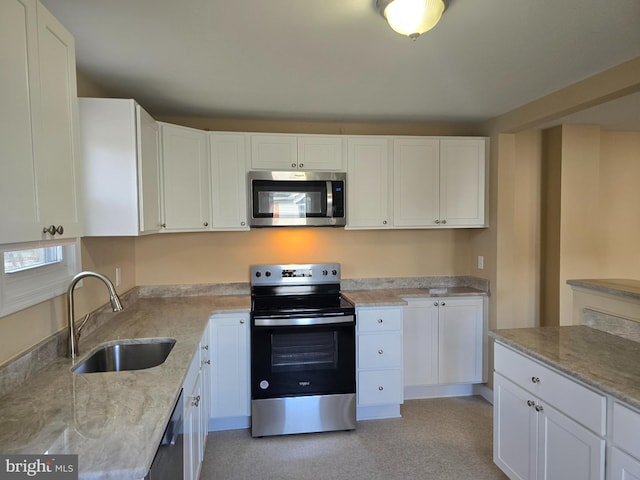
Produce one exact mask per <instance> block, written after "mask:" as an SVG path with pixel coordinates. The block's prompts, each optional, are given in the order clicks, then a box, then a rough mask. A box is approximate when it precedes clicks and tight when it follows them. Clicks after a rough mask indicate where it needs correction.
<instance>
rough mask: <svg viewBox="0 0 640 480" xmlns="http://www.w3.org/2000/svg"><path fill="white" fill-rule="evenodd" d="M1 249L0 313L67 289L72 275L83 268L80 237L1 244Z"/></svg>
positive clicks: (8, 311) (20, 308) (2, 314)
mask: <svg viewBox="0 0 640 480" xmlns="http://www.w3.org/2000/svg"><path fill="white" fill-rule="evenodd" d="M0 252H2V257H3V264H2V270H1V272H0V273H1V274H0V316H5V315H8V314H10V313H14V312H17V311H18V310H22V309H24V308H27V307H30V306H32V305H35V304H37V303H40V302H43V301H45V300H48V299H50V298H53V297H55V296H57V295H61V294H63V293H65V291H66V288H67V285H68V284H69V281H70V280H71V278H72V277H73V276H74V275H75V274H76V273H78V272H79V271H80V270H79V269H80V244H79V241H78V240H77V239H72V240H67V241H62V242H56V243H55V244H50V243H49V242H47V243H46V244H41V243H37V242H36V243H25V244H12V245H0Z"/></svg>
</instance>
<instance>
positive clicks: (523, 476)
mask: <svg viewBox="0 0 640 480" xmlns="http://www.w3.org/2000/svg"><path fill="white" fill-rule="evenodd" d="M534 403H535V398H533V396H532V395H531V394H530V393H528V392H527V391H526V390H523V389H522V388H520V387H518V386H516V385H515V384H514V383H511V382H510V381H509V380H507V379H506V378H504V377H503V376H502V375H500V374H498V373H496V374H495V375H494V377H493V461H494V462H495V464H496V465H498V467H500V469H501V470H502V471H503V472H505V473H506V474H507V476H508V477H509V478H510V479H511V480H534V479H535V478H536V467H537V465H536V458H537V456H538V452H537V449H538V444H537V442H536V432H537V414H536V411H535V410H534V409H533V408H532V405H533V404H534ZM558 478H560V477H558ZM566 478H580V477H571V476H570V477H566Z"/></svg>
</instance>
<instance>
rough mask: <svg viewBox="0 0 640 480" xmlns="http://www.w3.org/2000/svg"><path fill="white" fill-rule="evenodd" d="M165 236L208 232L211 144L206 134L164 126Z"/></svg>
mask: <svg viewBox="0 0 640 480" xmlns="http://www.w3.org/2000/svg"><path fill="white" fill-rule="evenodd" d="M160 133H161V138H162V149H161V152H162V206H163V208H162V212H163V216H162V225H163V229H162V231H163V232H185V231H201V230H208V229H209V225H210V223H211V214H210V204H211V200H210V195H209V190H210V189H209V142H208V134H207V132H204V131H202V130H196V129H193V128H187V127H180V126H177V125H171V124H168V123H161V122H160Z"/></svg>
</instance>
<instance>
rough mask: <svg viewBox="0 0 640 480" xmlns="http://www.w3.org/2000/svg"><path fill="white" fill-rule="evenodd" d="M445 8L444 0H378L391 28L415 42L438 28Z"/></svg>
mask: <svg viewBox="0 0 640 480" xmlns="http://www.w3.org/2000/svg"><path fill="white" fill-rule="evenodd" d="M444 8H445V5H444V1H443V0H378V9H379V10H380V13H381V14H382V15H383V16H384V17H385V18H386V19H387V22H389V26H390V27H391V28H393V29H394V30H395V31H396V32H398V33H399V34H401V35H406V36H407V37H410V38H413V39H414V40H415V39H416V38H418V37H419V36H420V35H421V34H423V33H424V32H427V31H429V30H431V29H432V28H433V27H435V26H436V24H437V23H438V21H440V17H442V12H444Z"/></svg>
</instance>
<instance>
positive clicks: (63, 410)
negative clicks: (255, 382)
mask: <svg viewBox="0 0 640 480" xmlns="http://www.w3.org/2000/svg"><path fill="white" fill-rule="evenodd" d="M249 309H250V297H249V296H244V295H242V296H233V295H229V296H200V297H182V298H141V299H138V300H137V301H136V302H135V304H134V305H131V306H125V310H124V311H123V312H121V313H118V314H114V317H113V319H112V320H111V321H109V322H108V323H107V324H106V325H104V326H103V327H101V328H99V329H98V330H96V331H95V332H93V333H91V334H89V335H87V337H86V338H85V337H81V339H80V343H79V346H80V358H79V360H82V359H83V358H84V357H85V356H86V355H87V354H89V353H90V352H91V350H92V349H93V348H94V347H95V346H97V345H98V344H100V343H103V342H107V341H111V340H120V339H133V338H152V337H171V338H175V339H176V344H175V346H174V347H173V349H172V351H171V353H170V354H169V356H168V357H167V360H166V361H165V362H164V363H163V364H162V365H159V366H157V367H154V368H150V369H146V370H137V371H128V372H110V373H93V374H84V375H76V374H73V373H71V371H70V367H71V360H70V359H69V358H57V359H56V360H54V361H53V362H52V363H51V364H50V365H48V366H47V367H46V368H44V369H43V370H42V371H40V372H39V373H38V374H36V375H35V376H34V377H32V378H30V379H29V380H28V381H27V382H25V383H24V384H23V386H21V387H19V388H17V389H15V391H13V392H12V393H9V394H8V395H5V396H3V397H2V398H0V452H2V453H3V454H12V453H25V454H44V453H45V452H46V453H49V454H56V453H57V454H78V456H79V457H78V460H79V474H80V475H79V478H81V479H98V478H99V479H141V478H143V477H144V476H145V475H146V474H147V472H148V470H149V467H150V466H151V462H152V461H153V458H154V455H155V452H156V449H157V447H158V445H159V444H160V440H161V438H162V435H163V433H164V429H165V427H166V425H167V422H168V420H169V417H170V415H171V412H172V410H173V406H174V405H175V402H176V400H177V399H178V395H179V393H180V388H181V387H182V383H183V381H184V378H185V376H186V373H187V369H188V367H189V364H190V363H191V359H192V358H193V355H194V353H195V351H196V347H197V345H198V343H199V341H200V339H201V337H202V334H203V332H204V329H205V327H206V325H207V322H208V320H209V317H210V316H211V315H212V314H214V313H223V312H234V311H235V312H239V311H244V312H248V311H249ZM89 321H91V320H89Z"/></svg>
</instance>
